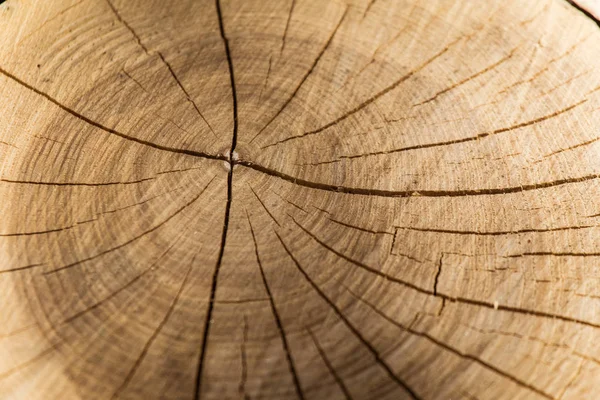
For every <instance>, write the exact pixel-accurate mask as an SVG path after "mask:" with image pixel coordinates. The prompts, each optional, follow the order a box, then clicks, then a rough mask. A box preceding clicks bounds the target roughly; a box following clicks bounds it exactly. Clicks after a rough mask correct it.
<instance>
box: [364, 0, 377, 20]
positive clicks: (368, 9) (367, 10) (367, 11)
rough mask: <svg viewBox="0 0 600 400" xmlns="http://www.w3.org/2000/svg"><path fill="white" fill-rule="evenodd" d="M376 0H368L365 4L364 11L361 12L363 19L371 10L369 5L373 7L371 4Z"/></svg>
mask: <svg viewBox="0 0 600 400" xmlns="http://www.w3.org/2000/svg"><path fill="white" fill-rule="evenodd" d="M376 1H377V0H370V1H369V4H368V5H367V7H366V8H365V12H364V13H363V16H362V19H365V17H366V16H367V14H368V13H369V11H371V7H373V4H375V2H376Z"/></svg>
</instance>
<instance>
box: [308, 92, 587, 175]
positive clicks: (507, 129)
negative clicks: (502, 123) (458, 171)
mask: <svg viewBox="0 0 600 400" xmlns="http://www.w3.org/2000/svg"><path fill="white" fill-rule="evenodd" d="M586 101H587V99H584V100H581V101H580V102H578V103H575V104H573V105H571V106H569V107H567V108H564V109H562V110H559V111H555V112H553V113H551V114H548V115H544V116H541V117H538V118H535V119H532V120H530V121H525V122H521V123H519V124H515V125H511V126H508V127H504V128H499V129H495V130H493V131H489V132H482V133H479V134H477V135H475V136H469V137H466V138H461V139H454V140H447V141H444V142H434V143H426V144H418V145H414V146H406V147H400V148H397V149H392V150H385V151H375V152H372V153H364V154H356V155H343V156H340V157H338V158H337V159H335V160H329V161H322V162H318V163H313V164H312V165H323V164H331V163H337V162H340V161H341V160H353V159H357V158H364V157H373V156H381V155H388V154H395V153H402V152H405V151H412V150H422V149H429V148H432V147H443V146H450V145H454V144H460V143H467V142H473V141H477V140H479V139H483V138H485V137H488V136H493V135H497V134H500V133H504V132H510V131H513V130H516V129H521V128H525V127H528V126H532V125H535V124H537V123H540V122H543V121H545V120H547V119H550V118H554V117H557V116H559V115H561V114H563V113H566V112H568V111H571V110H572V109H574V108H575V107H578V106H580V105H581V104H583V103H585V102H586Z"/></svg>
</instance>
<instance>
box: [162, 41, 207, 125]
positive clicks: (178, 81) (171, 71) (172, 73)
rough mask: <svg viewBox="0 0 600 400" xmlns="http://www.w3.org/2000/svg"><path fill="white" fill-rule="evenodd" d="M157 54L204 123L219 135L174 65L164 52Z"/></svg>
mask: <svg viewBox="0 0 600 400" xmlns="http://www.w3.org/2000/svg"><path fill="white" fill-rule="evenodd" d="M156 54H158V56H159V57H160V59H161V60H162V62H163V63H164V64H165V65H166V66H167V69H168V70H169V72H170V73H171V76H172V77H173V79H175V82H177V86H179V88H180V89H181V91H182V92H183V94H184V95H185V97H186V98H187V101H189V102H190V103H191V104H192V106H193V107H194V109H195V110H196V112H197V113H198V115H199V116H200V118H202V121H204V123H205V124H206V126H208V129H210V131H211V133H212V134H213V136H214V137H217V134H216V133H215V131H214V129H213V128H212V126H211V125H210V124H209V123H208V120H207V119H206V118H205V117H204V115H203V114H202V112H200V108H198V105H197V104H196V102H195V101H194V99H192V96H190V94H189V93H188V91H187V90H186V88H185V86H183V83H182V82H181V81H180V80H179V78H178V77H177V75H176V74H175V71H174V70H173V67H171V64H169V62H168V61H167V60H166V59H165V57H164V56H163V55H162V53H160V52H156Z"/></svg>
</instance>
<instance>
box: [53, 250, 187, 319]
mask: <svg viewBox="0 0 600 400" xmlns="http://www.w3.org/2000/svg"><path fill="white" fill-rule="evenodd" d="M176 244H177V243H176V242H175V243H173V244H172V245H170V246H169V247H167V249H166V250H165V251H163V252H162V253H161V254H160V255H159V256H158V257H157V258H156V259H155V260H154V261H153V262H152V264H150V266H149V267H148V268H146V269H145V270H144V271H142V272H140V273H139V274H137V275H136V276H134V277H133V278H132V279H130V280H129V281H128V282H127V283H126V284H124V285H123V286H121V287H120V288H118V289H116V290H115V291H113V292H111V293H110V294H109V295H108V296H105V297H104V298H102V299H100V300H98V301H97V302H96V303H94V304H92V305H90V306H88V307H86V308H84V309H83V310H81V311H78V312H76V313H75V314H73V315H71V316H70V317H68V318H65V320H63V321H62V324H69V323H71V322H73V321H74V320H76V319H78V318H80V317H82V316H83V315H85V314H87V313H89V312H90V311H93V310H96V309H98V308H100V307H101V306H102V305H104V304H106V303H107V302H108V301H110V300H112V299H113V298H115V297H116V296H117V295H119V294H120V293H122V292H123V291H125V290H127V289H128V288H130V287H131V286H133V285H134V284H135V283H136V282H138V281H139V280H140V279H142V278H143V277H144V276H146V274H148V273H150V272H152V271H153V268H154V267H155V266H156V265H157V264H158V262H159V261H160V260H162V259H163V257H164V256H165V255H167V253H168V252H169V251H171V249H172V248H173V247H175V245H176Z"/></svg>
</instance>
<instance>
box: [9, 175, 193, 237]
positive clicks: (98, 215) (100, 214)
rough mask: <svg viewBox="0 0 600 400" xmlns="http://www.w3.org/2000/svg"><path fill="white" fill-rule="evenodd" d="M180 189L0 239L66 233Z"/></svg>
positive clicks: (14, 233) (10, 234) (11, 234)
mask: <svg viewBox="0 0 600 400" xmlns="http://www.w3.org/2000/svg"><path fill="white" fill-rule="evenodd" d="M181 188H182V187H181V186H180V187H178V188H175V189H173V190H169V191H167V192H164V193H161V194H158V195H156V196H152V197H150V198H148V199H146V200H143V201H140V202H139V203H134V204H129V205H127V206H123V207H118V208H115V209H112V210H107V211H103V212H100V213H97V214H96V215H95V217H94V218H90V219H87V220H83V221H77V222H75V223H74V224H72V225H68V226H62V227H60V228H52V229H45V230H40V231H30V232H13V233H0V237H15V236H17V237H18V236H35V235H45V234H48V233H56V232H62V231H67V230H70V229H73V228H76V227H79V226H81V225H85V224H89V223H91V222H94V221H98V219H100V218H102V217H104V216H105V215H106V214H113V213H116V212H118V211H123V210H126V209H128V208H132V207H136V206H140V205H142V204H145V203H148V202H149V201H152V200H154V199H156V198H158V197H161V196H164V195H167V194H169V193H172V192H174V191H175V190H178V189H181Z"/></svg>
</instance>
